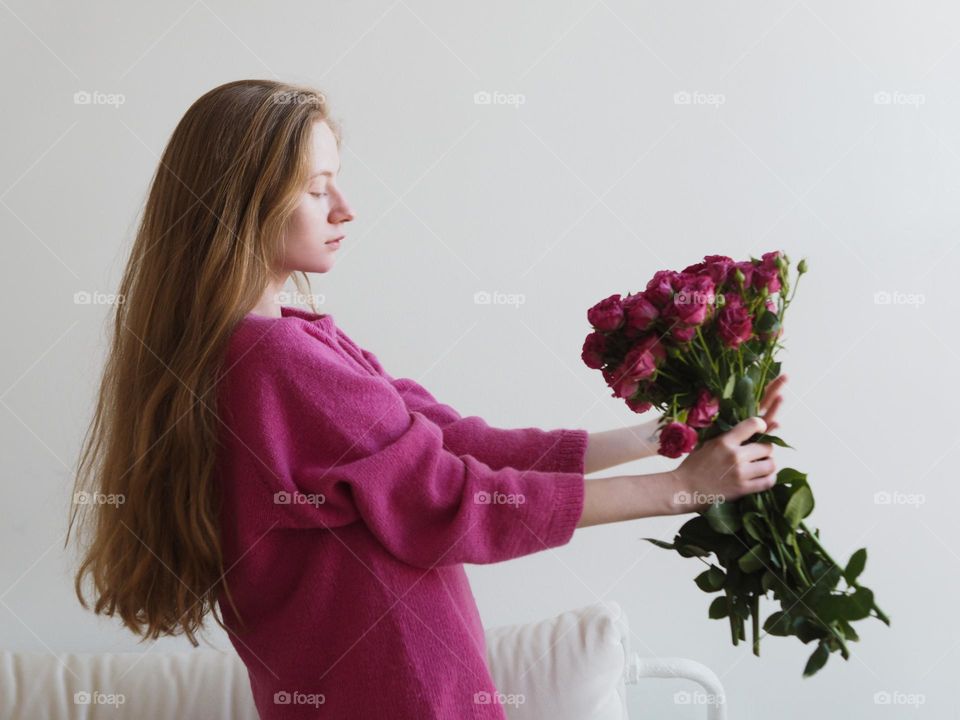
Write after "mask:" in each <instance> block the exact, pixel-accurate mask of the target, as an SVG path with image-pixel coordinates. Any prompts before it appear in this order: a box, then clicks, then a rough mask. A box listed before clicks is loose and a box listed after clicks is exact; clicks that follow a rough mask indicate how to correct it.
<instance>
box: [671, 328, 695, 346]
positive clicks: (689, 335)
mask: <svg viewBox="0 0 960 720" xmlns="http://www.w3.org/2000/svg"><path fill="white" fill-rule="evenodd" d="M696 334H697V326H693V327H686V326H684V325H674V326H673V328H672V329H671V330H670V337H671V338H673V340H674V341H675V342H677V343H680V344H683V343H687V342H690V341H691V340H693V338H694V337H695V336H696Z"/></svg>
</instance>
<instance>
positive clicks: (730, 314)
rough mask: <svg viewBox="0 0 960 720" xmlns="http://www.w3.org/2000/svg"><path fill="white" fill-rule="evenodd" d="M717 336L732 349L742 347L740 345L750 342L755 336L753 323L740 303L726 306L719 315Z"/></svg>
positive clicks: (748, 313)
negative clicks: (753, 335)
mask: <svg viewBox="0 0 960 720" xmlns="http://www.w3.org/2000/svg"><path fill="white" fill-rule="evenodd" d="M717 334H718V335H719V336H720V339H721V340H722V341H723V343H724V345H726V346H727V347H730V348H737V347H740V343H742V342H744V341H746V340H749V339H750V336H751V335H752V334H753V321H752V320H751V318H750V312H749V311H748V310H747V308H746V307H745V306H744V305H743V304H741V303H740V302H732V303H727V304H726V305H724V306H723V309H722V310H720V312H719V314H718V315H717Z"/></svg>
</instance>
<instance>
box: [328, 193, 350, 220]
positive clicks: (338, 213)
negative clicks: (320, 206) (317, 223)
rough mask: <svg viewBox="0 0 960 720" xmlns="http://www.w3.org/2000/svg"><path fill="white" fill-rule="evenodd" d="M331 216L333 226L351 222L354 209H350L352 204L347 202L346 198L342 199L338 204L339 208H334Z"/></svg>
mask: <svg viewBox="0 0 960 720" xmlns="http://www.w3.org/2000/svg"><path fill="white" fill-rule="evenodd" d="M330 215H331V216H332V217H331V218H330V221H331V223H332V224H337V223H342V222H350V221H351V220H353V208H352V207H350V204H349V203H348V202H347V201H346V199H345V198H341V199H340V202H339V203H337V206H336V207H335V208H333V210H332V211H331V213H330Z"/></svg>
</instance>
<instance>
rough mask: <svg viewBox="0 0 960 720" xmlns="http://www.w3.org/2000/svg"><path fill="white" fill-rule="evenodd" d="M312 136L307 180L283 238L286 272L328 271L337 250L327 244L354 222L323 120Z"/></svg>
mask: <svg viewBox="0 0 960 720" xmlns="http://www.w3.org/2000/svg"><path fill="white" fill-rule="evenodd" d="M311 135H312V136H311V143H310V144H311V165H310V168H311V169H310V178H309V180H308V181H307V184H306V187H304V188H303V190H302V192H301V197H300V204H299V205H298V206H297V208H296V210H294V212H293V215H292V216H291V218H290V221H289V223H288V225H287V229H286V233H285V237H284V255H285V257H284V269H285V270H286V271H288V272H293V271H297V270H301V271H304V272H317V273H325V272H327V271H328V270H330V268H332V267H333V261H334V255H336V253H337V248H338V247H339V243H331V242H330V241H331V240H333V239H334V238H342V237H343V236H344V234H345V233H346V229H345V228H344V226H343V223H346V222H350V221H351V220H353V210H352V208H351V207H350V206H349V205H348V204H347V200H346V198H345V197H344V196H343V193H342V192H341V191H340V188H339V187H338V185H337V175H338V173H339V171H340V153H339V151H338V149H337V139H336V137H335V136H334V134H333V131H332V130H331V129H330V126H329V125H327V123H326V122H324V121H322V120H318V121H317V122H315V123H314V124H313V132H312V134H311ZM345 241H346V240H345V239H343V240H341V243H342V242H345Z"/></svg>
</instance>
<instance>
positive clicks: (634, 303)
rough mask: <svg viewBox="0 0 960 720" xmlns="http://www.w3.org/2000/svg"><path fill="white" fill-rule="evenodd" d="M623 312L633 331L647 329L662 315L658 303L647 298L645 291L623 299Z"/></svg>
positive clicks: (628, 325) (627, 324) (627, 323)
mask: <svg viewBox="0 0 960 720" xmlns="http://www.w3.org/2000/svg"><path fill="white" fill-rule="evenodd" d="M623 312H624V314H625V315H626V326H627V328H629V329H630V330H633V331H643V330H646V329H647V328H649V327H650V326H651V325H652V324H653V321H654V320H656V319H657V316H658V315H660V311H659V310H657V307H656V305H654V304H653V303H652V302H650V301H649V300H647V298H646V295H645V294H644V293H635V294H633V295H629V296H627V298H626V299H625V300H624V301H623Z"/></svg>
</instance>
